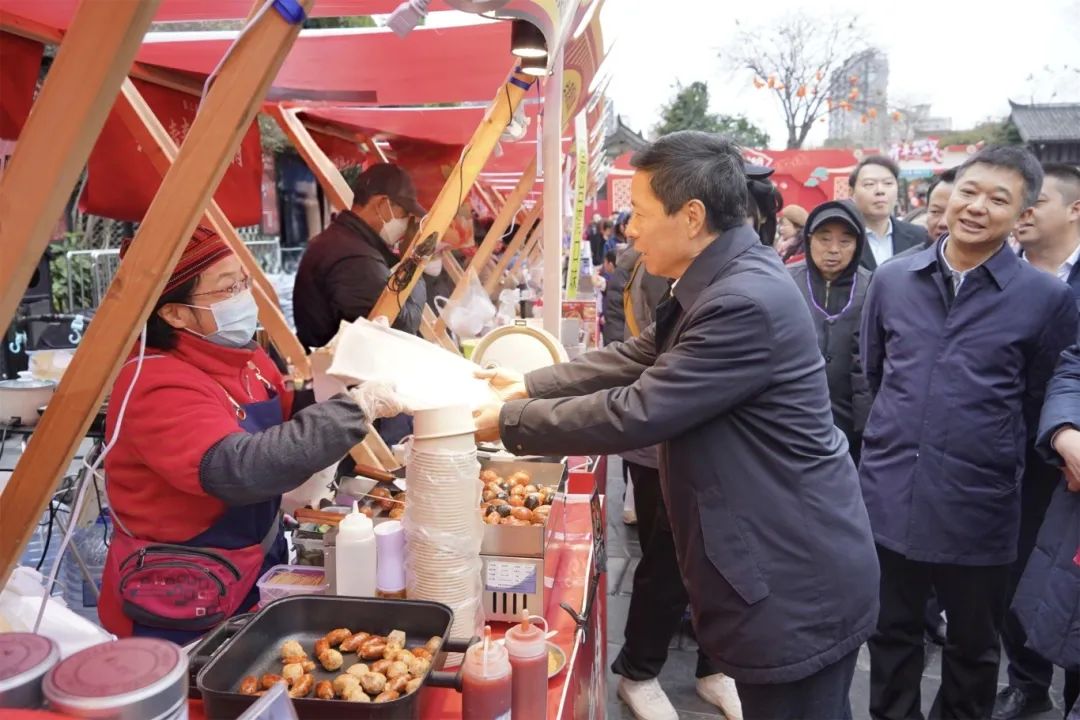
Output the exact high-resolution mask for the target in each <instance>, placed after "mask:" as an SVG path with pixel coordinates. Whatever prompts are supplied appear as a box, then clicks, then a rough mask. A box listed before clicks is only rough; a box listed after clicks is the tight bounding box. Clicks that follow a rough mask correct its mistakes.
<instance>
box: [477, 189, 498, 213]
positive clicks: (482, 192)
mask: <svg viewBox="0 0 1080 720" xmlns="http://www.w3.org/2000/svg"><path fill="white" fill-rule="evenodd" d="M474 189H475V190H476V194H477V195H479V196H480V201H481V202H482V203H484V204H485V205H487V208H488V210H490V211H491V214H492V215H498V214H499V206H498V205H497V204H496V203H495V201H494V200H492V198H491V194H490V193H489V192H488V190H487V186H486V185H485V184H484V183H483V182H481V181H477V183H476V185H475V188H474Z"/></svg>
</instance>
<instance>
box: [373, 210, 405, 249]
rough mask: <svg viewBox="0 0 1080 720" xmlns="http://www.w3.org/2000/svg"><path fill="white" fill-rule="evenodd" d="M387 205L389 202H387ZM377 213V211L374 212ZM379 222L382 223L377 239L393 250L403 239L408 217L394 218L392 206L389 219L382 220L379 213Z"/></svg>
mask: <svg viewBox="0 0 1080 720" xmlns="http://www.w3.org/2000/svg"><path fill="white" fill-rule="evenodd" d="M387 204H389V201H387ZM376 212H379V211H376ZM379 220H380V221H382V224H383V226H382V228H381V229H380V230H379V237H381V238H382V240H383V242H384V243H386V245H387V246H388V247H389V248H390V249H391V250H393V249H394V248H396V247H397V246H398V243H400V242H401V238H403V237H405V230H406V229H408V227H409V218H408V217H400V218H399V217H394V209H393V206H391V208H390V219H389V220H383V216H382V213H381V212H379Z"/></svg>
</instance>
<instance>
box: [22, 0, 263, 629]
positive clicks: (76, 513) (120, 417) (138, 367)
mask: <svg viewBox="0 0 1080 720" xmlns="http://www.w3.org/2000/svg"><path fill="white" fill-rule="evenodd" d="M268 4H269V3H268ZM145 358H146V327H145V326H144V327H143V331H142V333H141V334H140V335H139V357H138V360H136V362H135V374H134V375H133V376H132V378H131V384H130V385H128V388H127V392H125V393H124V399H123V400H122V401H121V403H120V411H119V413H118V414H117V416H116V429H115V430H114V431H113V436H112V439H111V440H108V441H107V442H106V443H105V447H104V448H102V450H101V452H100V453H99V454H98V456H97V458H96V459H95V460H94V463H93V464H92V465H91V464H89V463H87V461H86V458H85V457H84V458H83V460H82V464H83V467H84V468H85V469H86V470H87V471H88V475H87V479H88V480H91V481H92V480H94V479H95V478H96V477H97V471H98V468H99V467H100V466H101V463H102V462H104V460H105V457H106V456H107V455H108V454H109V451H110V450H112V449H113V447H114V446H115V445H116V441H117V440H118V439H119V438H120V428H121V427H122V426H123V424H124V415H125V414H126V413H127V406H128V401H129V400H131V394H132V391H134V390H135V383H136V382H137V381H138V379H139V374H140V373H141V372H142V366H143V360H144V359H145ZM90 484H91V483H90V482H83V484H82V486H81V487H80V488H79V492H78V493H77V495H76V498H75V505H74V507H73V508H72V509H71V522H69V523H68V527H67V532H65V533H64V539H63V540H61V541H60V550H59V551H58V552H57V554H56V562H55V563H53V568H52V571H51V572H50V573H49V580H48V582H47V583H46V584H45V593H44V595H43V596H42V598H41V606H40V607H39V608H38V614H37V619H36V620H35V621H34V630H33V632H37V631H38V629H39V628H40V627H41V621H42V620H43V619H44V617H45V608H46V606H47V605H48V603H49V598H50V597H52V590H53V588H54V587H55V586H56V576H57V574H58V573H59V572H60V563H61V561H62V560H63V559H64V553H65V552H66V551H67V548H68V544H69V543H70V542H71V537H72V535H74V533H75V526H76V525H78V524H79V517H80V515H81V514H82V507H83V502H84V501H85V500H86V495H87V492H88V491H89V490H90ZM94 487H95V488H96V487H97V485H96V484H95V485H94ZM108 498H109V486H108V483H106V485H105V499H106V501H108ZM110 504H111V503H110ZM117 525H118V526H119V527H120V528H121V529H123V525H122V524H121V523H120V521H119V520H117Z"/></svg>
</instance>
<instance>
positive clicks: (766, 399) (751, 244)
mask: <svg viewBox="0 0 1080 720" xmlns="http://www.w3.org/2000/svg"><path fill="white" fill-rule="evenodd" d="M670 302H672V303H675V302H677V303H678V308H681V317H679V318H677V320H676V322H674V323H671V322H670V320H669V317H668V310H669V309H670V308H672V307H674V306H673V305H668V304H667V302H665V304H664V305H662V306H661V308H660V312H658V315H657V317H658V323H657V324H654V325H651V326H649V328H647V329H646V330H644V332H643V333H642V335H641V336H640V337H638V338H636V339H634V340H631V341H629V342H626V343H619V344H615V345H612V346H611V347H609V348H606V349H603V350H599V351H597V352H593V353H589V354H588V355H585V356H583V357H581V358H579V359H578V360H576V361H574V362H572V363H566V364H563V365H559V366H555V367H552V368H547V369H544V370H539V371H537V372H534V373H530V374H529V375H528V377H527V384H528V388H529V392H530V396H531V397H532V398H540V399H530V400H524V401H517V402H510V403H507V404H506V405H505V406H504V408H503V410H502V415H501V418H500V419H501V430H502V438H503V441H504V442H505V444H506V446H507V447H508V448H510V449H512V450H513V451H515V452H518V453H539V454H547V453H556V452H557V453H564V454H577V453H616V452H622V451H625V450H629V449H632V448H639V447H645V446H647V445H652V444H655V443H662V447H661V453H660V480H661V486H662V489H663V493H664V500H665V502H666V504H667V508H668V517H669V519H670V521H671V527H672V530H673V533H674V535H675V544H676V549H677V553H678V559H679V569H680V571H681V573H682V576H683V581H684V584H685V585H686V588H687V590H688V591H689V594H690V604H691V608H692V610H693V614H694V624H695V627H696V630H697V635H698V641H699V643H700V645H701V647H702V649H703V650H704V651H705V652H706V653H708V655H709V656H710V658H712V659H713V660H714V661H715V662H716V663H717V665H718V667H719V668H720V669H721V670H722V671H723V672H725V673H727V674H729V675H731V676H732V677H734V678H735V679H736V680H738V681H742V682H753V683H782V682H791V681H795V680H798V679H801V678H804V677H807V676H809V675H811V674H813V673H815V672H818V671H819V670H821V669H823V668H824V667H827V666H829V665H831V664H833V663H835V662H837V661H839V660H840V659H841V658H843V657H844V656H846V655H847V654H848V653H850V652H852V651H853V650H855V649H856V648H858V647H859V645H861V644H862V642H863V641H864V640H866V639H867V637H869V635H870V633H871V632H872V630H873V628H874V625H875V622H876V620H877V611H878V603H877V595H878V577H879V573H878V565H877V556H876V553H875V551H874V546H873V541H872V540H871V536H870V523H869V519H868V517H867V513H866V508H865V506H864V505H863V501H862V495H861V494H860V492H859V487H858V479H857V475H856V472H855V466H854V465H853V463H852V461H851V458H850V457H849V456H848V452H847V443H846V442H845V440H844V436H843V435H842V434H841V433H840V431H839V430H837V429H836V427H835V426H834V425H833V423H832V412H831V411H830V407H829V391H828V386H827V384H826V380H825V373H824V369H825V363H824V360H823V359H822V357H821V353H820V351H819V350H818V344H817V337H816V335H815V333H814V327H813V323H812V322H811V321H810V314H809V311H808V310H807V309H806V305H805V303H804V302H803V301H802V298H801V297H800V296H799V293H798V290H796V288H795V285H794V284H793V283H792V281H791V277H790V276H789V275H788V274H787V271H786V270H785V269H784V267H783V265H782V264H781V263H780V259H779V258H778V257H777V256H776V252H775V251H774V250H772V249H771V248H768V247H765V246H764V245H762V244H761V242H760V240H759V239H758V236H757V234H756V233H755V232H754V231H753V230H752V229H750V228H748V227H739V228H735V229H733V230H730V231H728V232H725V233H723V234H722V235H721V236H720V237H719V238H718V239H717V240H716V241H715V242H713V243H712V244H711V245H710V246H709V247H708V248H707V249H706V250H705V251H704V252H703V253H702V254H701V255H699V256H698V258H697V259H695V260H694V262H693V264H692V265H691V267H690V268H689V269H688V270H687V272H686V273H685V274H684V275H683V277H682V278H681V279H680V280H679V282H678V284H677V285H676V286H675V289H674V300H672V301H670ZM658 326H659V331H658V329H657V328H658ZM658 333H659V334H658Z"/></svg>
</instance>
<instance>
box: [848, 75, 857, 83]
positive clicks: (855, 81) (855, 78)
mask: <svg viewBox="0 0 1080 720" xmlns="http://www.w3.org/2000/svg"><path fill="white" fill-rule="evenodd" d="M848 80H850V81H851V84H852V85H854V84H856V83H858V82H859V76H858V75H852V76H851V77H849V78H848Z"/></svg>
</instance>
